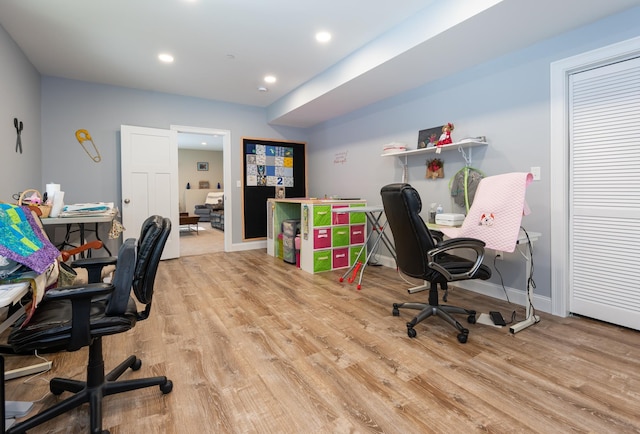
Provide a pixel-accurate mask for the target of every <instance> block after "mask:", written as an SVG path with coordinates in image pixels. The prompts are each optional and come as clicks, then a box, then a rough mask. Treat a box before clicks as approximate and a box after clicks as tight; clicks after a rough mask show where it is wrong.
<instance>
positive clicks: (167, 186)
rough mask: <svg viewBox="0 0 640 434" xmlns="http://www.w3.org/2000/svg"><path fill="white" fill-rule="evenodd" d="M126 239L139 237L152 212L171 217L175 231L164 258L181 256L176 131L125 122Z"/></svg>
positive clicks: (122, 132)
mask: <svg viewBox="0 0 640 434" xmlns="http://www.w3.org/2000/svg"><path fill="white" fill-rule="evenodd" d="M120 144H121V155H120V165H121V169H122V204H121V209H122V224H123V226H124V227H125V231H124V233H123V238H124V239H127V238H138V236H139V235H140V228H141V226H142V223H143V222H144V221H145V219H146V218H147V217H149V216H150V215H154V214H158V215H161V216H163V217H169V218H170V219H171V224H172V231H171V234H170V236H169V239H168V240H167V244H166V245H165V248H164V252H163V254H162V259H171V258H177V257H179V256H180V239H179V237H180V233H179V230H178V228H179V223H180V222H179V209H178V207H179V201H178V139H177V133H176V131H171V130H162V129H157V128H146V127H136V126H130V125H122V126H121V128H120Z"/></svg>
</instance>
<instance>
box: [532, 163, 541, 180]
mask: <svg viewBox="0 0 640 434" xmlns="http://www.w3.org/2000/svg"><path fill="white" fill-rule="evenodd" d="M531 174H532V175H533V180H534V181H540V176H541V175H540V167H539V166H532V167H531Z"/></svg>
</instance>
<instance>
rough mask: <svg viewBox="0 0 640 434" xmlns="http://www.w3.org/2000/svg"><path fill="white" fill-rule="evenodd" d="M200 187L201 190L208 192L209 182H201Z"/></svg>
mask: <svg viewBox="0 0 640 434" xmlns="http://www.w3.org/2000/svg"><path fill="white" fill-rule="evenodd" d="M198 187H199V188H204V189H207V190H208V189H209V181H200V183H199V185H198Z"/></svg>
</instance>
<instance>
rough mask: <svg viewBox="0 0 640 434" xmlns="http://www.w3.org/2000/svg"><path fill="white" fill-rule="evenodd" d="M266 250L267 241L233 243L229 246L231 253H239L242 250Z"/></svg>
mask: <svg viewBox="0 0 640 434" xmlns="http://www.w3.org/2000/svg"><path fill="white" fill-rule="evenodd" d="M266 248H267V240H261V241H249V242H247V243H240V244H238V243H234V244H231V250H230V251H231V252H241V251H243V250H257V249H266Z"/></svg>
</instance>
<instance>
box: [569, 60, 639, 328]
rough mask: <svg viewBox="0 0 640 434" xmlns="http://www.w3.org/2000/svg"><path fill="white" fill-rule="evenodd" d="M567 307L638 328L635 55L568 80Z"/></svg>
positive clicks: (637, 68) (637, 113)
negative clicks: (633, 57)
mask: <svg viewBox="0 0 640 434" xmlns="http://www.w3.org/2000/svg"><path fill="white" fill-rule="evenodd" d="M569 122H570V125H569V131H570V137H569V141H570V182H569V185H570V194H569V201H570V203H569V209H570V213H569V246H570V255H569V263H570V278H569V283H570V311H571V312H573V313H576V314H580V315H585V316H588V317H591V318H596V319H599V320H603V321H607V322H611V323H615V324H619V325H623V326H626V327H631V328H634V329H639V328H640V291H639V290H638V283H637V280H638V271H637V270H638V267H639V266H640V177H639V176H638V173H639V171H640V58H635V59H630V60H626V61H624V62H619V63H614V64H611V65H606V66H603V67H600V68H596V69H592V70H589V71H585V72H581V73H577V74H573V75H571V76H570V78H569Z"/></svg>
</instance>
